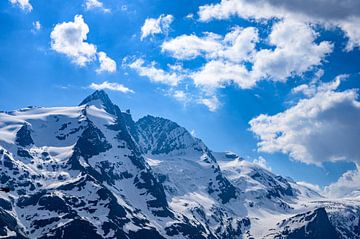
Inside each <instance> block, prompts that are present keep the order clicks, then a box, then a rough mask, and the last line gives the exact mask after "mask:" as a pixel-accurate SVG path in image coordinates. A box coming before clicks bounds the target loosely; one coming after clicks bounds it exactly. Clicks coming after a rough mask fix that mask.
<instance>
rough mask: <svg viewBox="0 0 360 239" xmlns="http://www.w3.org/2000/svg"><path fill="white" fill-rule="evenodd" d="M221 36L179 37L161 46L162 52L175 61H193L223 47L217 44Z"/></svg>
mask: <svg viewBox="0 0 360 239" xmlns="http://www.w3.org/2000/svg"><path fill="white" fill-rule="evenodd" d="M220 37H221V36H219V35H216V34H206V36H204V37H203V38H200V37H198V36H196V35H181V36H178V37H176V38H174V39H172V40H170V41H166V42H164V43H163V44H162V46H161V49H162V51H163V52H170V53H171V55H172V56H173V57H175V58H177V59H193V58H195V57H197V56H200V55H201V54H212V53H215V52H218V51H220V50H221V49H222V48H223V47H222V45H221V43H220V42H218V40H219V38H220Z"/></svg>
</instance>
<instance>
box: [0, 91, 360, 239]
mask: <svg viewBox="0 0 360 239" xmlns="http://www.w3.org/2000/svg"><path fill="white" fill-rule="evenodd" d="M0 186H6V187H9V188H10V190H11V191H10V192H9V193H5V192H0V238H11V237H13V238H76V237H79V238H262V237H267V238H269V237H271V235H277V236H279V235H281V236H283V237H281V238H286V237H285V236H284V235H285V234H284V231H286V230H287V229H286V228H290V227H288V225H290V224H291V230H292V231H296V230H297V228H299V230H300V229H301V228H302V227H304V225H305V224H304V223H302V224H301V223H294V222H295V221H298V219H297V218H299V217H300V216H296V215H307V214H306V213H308V212H317V208H323V209H322V210H324V212H322V213H325V214H326V215H327V217H323V216H321V217H315V218H317V219H316V220H317V221H321V223H328V222H327V221H326V222H325V221H324V222H322V221H323V220H325V219H324V218H328V221H329V222H330V223H331V224H330V225H331V226H333V227H334V230H336V233H337V234H336V235H339V237H342V238H357V237H359V235H360V232H359V216H358V215H359V213H358V210H359V207H358V205H359V203H358V202H357V201H356V200H352V201H349V200H348V201H346V203H340V202H336V201H334V200H332V201H331V200H330V201H326V200H325V199H324V198H322V197H321V196H320V195H319V194H317V193H316V192H314V191H312V190H310V189H308V188H306V187H303V186H300V185H298V184H296V183H295V182H293V181H291V180H288V179H285V178H283V177H280V176H276V175H274V174H272V173H271V172H269V171H267V170H266V169H264V168H261V167H259V166H257V165H255V164H252V163H249V162H247V161H245V160H242V159H241V158H240V157H239V156H237V155H235V154H229V153H214V152H212V151H211V150H210V149H208V148H207V147H206V145H205V144H204V143H203V142H202V141H201V140H200V139H197V138H195V137H193V136H192V135H191V134H190V133H189V132H188V131H187V130H186V129H184V128H183V127H181V126H179V125H177V124H176V123H175V122H172V121H170V120H167V119H163V118H159V117H153V116H146V117H144V118H142V119H140V120H138V121H137V122H134V121H133V119H132V118H131V115H130V113H129V112H122V111H121V110H120V109H119V107H118V106H116V105H115V104H113V103H112V102H111V100H110V99H109V97H108V96H107V95H106V93H105V92H104V91H96V92H94V93H93V94H92V95H90V96H89V97H87V98H86V99H84V101H83V102H81V103H80V105H79V106H74V107H54V108H38V107H31V108H25V109H21V110H16V111H12V112H3V113H0ZM310 214H311V213H310ZM305 217H306V216H305ZM294 218H295V219H294ZM281 222H284V223H282V224H281ZM285 222H286V223H285ZM279 223H280V224H279ZM328 224H329V223H328ZM324 225H325V224H324ZM305 227H307V226H306V225H305ZM289 235H290V234H289ZM289 238H291V237H289Z"/></svg>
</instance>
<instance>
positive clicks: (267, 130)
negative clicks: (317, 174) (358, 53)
mask: <svg viewBox="0 0 360 239" xmlns="http://www.w3.org/2000/svg"><path fill="white" fill-rule="evenodd" d="M343 78H344V76H340V77H338V78H337V79H336V80H335V81H334V82H330V83H326V84H320V85H319V86H318V87H317V88H316V90H315V92H314V93H313V95H312V96H311V97H309V98H305V99H302V100H300V101H299V102H298V103H297V104H295V105H294V106H292V107H290V108H289V109H287V110H285V111H284V112H281V113H278V114H276V115H272V116H269V115H265V114H261V115H259V116H258V117H256V118H254V119H252V120H251V121H250V122H249V123H250V126H251V128H250V129H251V131H252V132H254V133H255V134H256V135H257V136H258V137H259V140H260V142H259V143H258V148H259V150H260V151H262V152H268V153H274V152H282V153H285V154H289V156H290V157H291V158H292V159H294V160H298V161H301V162H305V163H309V164H316V165H321V163H323V162H325V161H339V160H346V161H353V162H355V163H359V159H360V150H359V147H358V142H360V124H359V123H358V122H359V121H360V102H359V101H358V100H357V97H358V95H357V91H356V90H355V89H349V90H345V91H337V90H336V89H337V87H338V86H339V84H340V81H341V79H343Z"/></svg>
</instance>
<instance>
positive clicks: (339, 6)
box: [198, 0, 360, 50]
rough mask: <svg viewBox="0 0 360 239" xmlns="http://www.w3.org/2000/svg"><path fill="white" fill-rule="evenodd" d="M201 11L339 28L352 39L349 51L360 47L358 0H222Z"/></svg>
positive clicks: (205, 16) (203, 15)
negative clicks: (287, 20)
mask: <svg viewBox="0 0 360 239" xmlns="http://www.w3.org/2000/svg"><path fill="white" fill-rule="evenodd" d="M198 14H199V18H200V20H201V21H210V20H212V19H228V18H229V17H231V16H238V17H241V18H244V19H254V20H256V21H266V20H269V19H272V18H278V19H284V18H287V19H293V20H295V21H298V22H306V23H316V24H321V25H323V26H325V27H329V26H330V27H339V28H341V29H342V30H343V31H344V33H345V35H346V36H347V37H348V38H349V41H348V44H347V46H346V50H352V49H353V48H354V47H359V46H360V31H359V30H358V27H357V26H358V23H359V21H360V3H359V1H357V0H349V1H337V0H330V1H325V0H315V1H299V0H289V1H284V0H222V1H221V2H220V3H217V4H208V5H204V6H201V7H200V8H199V12H198Z"/></svg>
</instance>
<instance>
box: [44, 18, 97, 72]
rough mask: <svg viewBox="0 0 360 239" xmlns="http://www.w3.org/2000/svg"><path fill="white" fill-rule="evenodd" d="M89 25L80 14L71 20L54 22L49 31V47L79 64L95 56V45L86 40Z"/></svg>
mask: <svg viewBox="0 0 360 239" xmlns="http://www.w3.org/2000/svg"><path fill="white" fill-rule="evenodd" d="M88 33H89V27H88V25H87V24H86V23H85V22H84V19H83V17H82V16H81V15H76V16H75V18H74V21H73V22H63V23H59V24H56V26H55V27H54V29H53V31H52V32H51V35H50V37H51V48H52V49H53V50H55V51H57V52H59V53H63V54H65V55H67V56H68V57H70V58H71V59H72V61H73V62H74V63H75V64H77V65H80V66H84V65H86V63H88V62H90V61H93V60H94V59H95V58H96V46H95V45H93V44H90V43H87V42H86V39H87V34H88Z"/></svg>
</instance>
